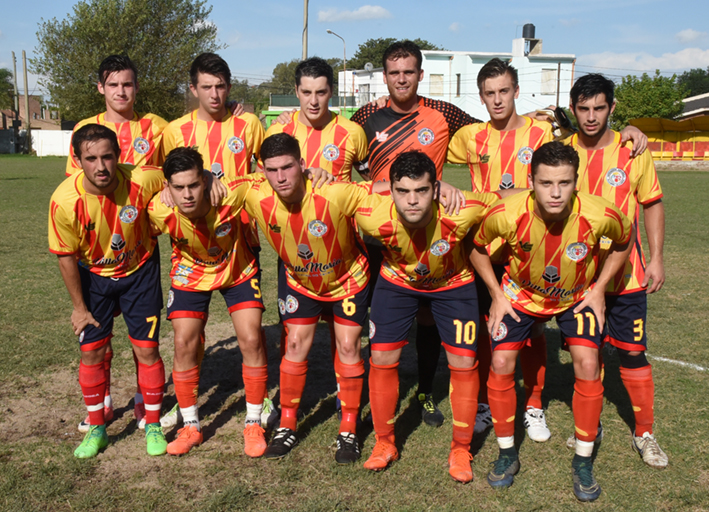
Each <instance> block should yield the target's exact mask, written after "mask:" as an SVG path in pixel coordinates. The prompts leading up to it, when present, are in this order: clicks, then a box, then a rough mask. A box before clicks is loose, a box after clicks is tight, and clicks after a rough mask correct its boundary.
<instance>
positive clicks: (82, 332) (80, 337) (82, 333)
mask: <svg viewBox="0 0 709 512" xmlns="http://www.w3.org/2000/svg"><path fill="white" fill-rule="evenodd" d="M84 334H85V333H84V331H81V334H79V343H83V342H84Z"/></svg>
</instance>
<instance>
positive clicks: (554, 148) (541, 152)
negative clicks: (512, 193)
mask: <svg viewBox="0 0 709 512" xmlns="http://www.w3.org/2000/svg"><path fill="white" fill-rule="evenodd" d="M541 164H544V165H548V166H550V167H560V166H562V165H570V166H572V167H573V168H574V172H575V173H578V170H579V154H578V153H577V152H576V150H575V149H574V148H573V147H571V146H567V145H566V144H563V143H561V142H559V141H553V142H547V143H546V144H544V145H542V147H540V148H539V149H537V150H536V151H535V152H534V155H532V166H531V167H532V179H534V174H535V173H536V172H537V168H538V167H539V165H541Z"/></svg>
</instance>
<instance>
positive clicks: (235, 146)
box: [226, 137, 244, 155]
mask: <svg viewBox="0 0 709 512" xmlns="http://www.w3.org/2000/svg"><path fill="white" fill-rule="evenodd" d="M226 147H228V148H229V151H231V152H232V153H234V154H235V155H236V154H238V153H241V152H242V151H243V150H244V141H243V140H241V139H240V138H239V137H232V138H231V139H229V140H228V141H227V143H226Z"/></svg>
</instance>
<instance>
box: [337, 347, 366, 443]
mask: <svg viewBox="0 0 709 512" xmlns="http://www.w3.org/2000/svg"><path fill="white" fill-rule="evenodd" d="M335 376H336V377H337V387H338V389H339V392H338V393H337V396H338V397H339V399H340V404H341V406H342V420H340V432H353V433H354V432H355V431H356V430H357V415H358V414H359V403H360V401H361V400H362V387H363V386H364V361H359V362H358V363H355V364H345V363H343V362H342V361H340V357H339V356H338V355H337V352H336V353H335Z"/></svg>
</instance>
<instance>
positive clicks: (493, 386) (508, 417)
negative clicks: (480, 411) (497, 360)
mask: <svg viewBox="0 0 709 512" xmlns="http://www.w3.org/2000/svg"><path fill="white" fill-rule="evenodd" d="M487 397H488V399H489V400H490V414H492V424H493V426H494V427H495V435H496V436H497V437H510V436H513V435H515V411H516V410H517V393H515V374H514V372H513V373H507V374H504V375H499V374H497V373H495V371H494V370H493V369H492V368H490V378H489V379H488V381H487Z"/></svg>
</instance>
